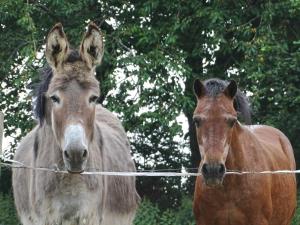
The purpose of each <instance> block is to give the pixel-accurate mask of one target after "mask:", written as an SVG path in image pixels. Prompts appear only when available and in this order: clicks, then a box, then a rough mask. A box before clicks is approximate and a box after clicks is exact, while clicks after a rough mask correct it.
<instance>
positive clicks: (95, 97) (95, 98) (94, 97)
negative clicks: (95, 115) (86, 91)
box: [89, 95, 99, 103]
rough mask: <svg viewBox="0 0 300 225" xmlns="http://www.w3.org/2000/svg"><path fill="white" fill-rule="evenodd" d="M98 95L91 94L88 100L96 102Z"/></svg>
mask: <svg viewBox="0 0 300 225" xmlns="http://www.w3.org/2000/svg"><path fill="white" fill-rule="evenodd" d="M98 98H99V97H98V96H96V95H93V96H92V97H90V100H89V102H90V103H96V102H97V100H98Z"/></svg>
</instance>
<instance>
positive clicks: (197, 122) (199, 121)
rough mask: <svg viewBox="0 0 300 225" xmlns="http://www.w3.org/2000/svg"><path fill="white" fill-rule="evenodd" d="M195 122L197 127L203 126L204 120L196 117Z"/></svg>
mask: <svg viewBox="0 0 300 225" xmlns="http://www.w3.org/2000/svg"><path fill="white" fill-rule="evenodd" d="M193 120H194V124H195V125H196V127H200V126H201V123H202V120H201V119H200V118H199V117H196V118H194V119H193Z"/></svg>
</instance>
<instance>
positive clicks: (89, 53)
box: [80, 22, 104, 69]
mask: <svg viewBox="0 0 300 225" xmlns="http://www.w3.org/2000/svg"><path fill="white" fill-rule="evenodd" d="M103 52H104V51H103V40H102V34H101V31H100V29H99V28H98V27H97V25H96V24H94V23H93V22H91V23H90V24H89V26H88V30H87V32H86V34H85V35H84V38H83V40H82V42H81V45H80V56H81V58H82V60H83V61H85V62H86V64H87V65H88V67H89V68H91V69H92V68H93V67H95V66H96V65H98V64H100V63H101V60H102V57H103Z"/></svg>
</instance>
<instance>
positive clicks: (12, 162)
mask: <svg viewBox="0 0 300 225" xmlns="http://www.w3.org/2000/svg"><path fill="white" fill-rule="evenodd" d="M1 158H2V160H3V161H5V162H2V163H1V162H0V164H1V165H3V166H7V167H11V168H19V169H31V170H37V171H48V172H54V173H68V172H67V171H65V170H59V169H58V168H53V169H51V168H43V167H31V166H27V165H24V164H23V163H21V162H18V161H15V160H11V159H7V158H4V157H3V156H1V155H0V159H1ZM193 169H194V168H193ZM296 173H300V170H275V171H226V173H225V174H226V175H246V174H258V175H266V174H296ZM81 175H104V176H130V177H189V176H201V173H200V172H198V173H191V172H155V170H154V171H152V172H151V171H149V172H143V171H137V172H114V171H111V172H108V171H91V172H90V171H86V172H83V173H81Z"/></svg>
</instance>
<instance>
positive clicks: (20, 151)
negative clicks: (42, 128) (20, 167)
mask: <svg viewBox="0 0 300 225" xmlns="http://www.w3.org/2000/svg"><path fill="white" fill-rule="evenodd" d="M37 130H38V126H36V127H35V128H34V129H33V130H31V131H30V132H29V133H28V134H27V135H26V136H25V137H23V138H22V140H21V142H20V145H19V146H18V148H17V151H16V153H15V156H14V159H15V160H22V161H23V160H26V159H25V157H27V158H28V157H29V156H30V155H31V154H29V153H30V152H32V151H33V148H34V141H35V136H36V133H37Z"/></svg>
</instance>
